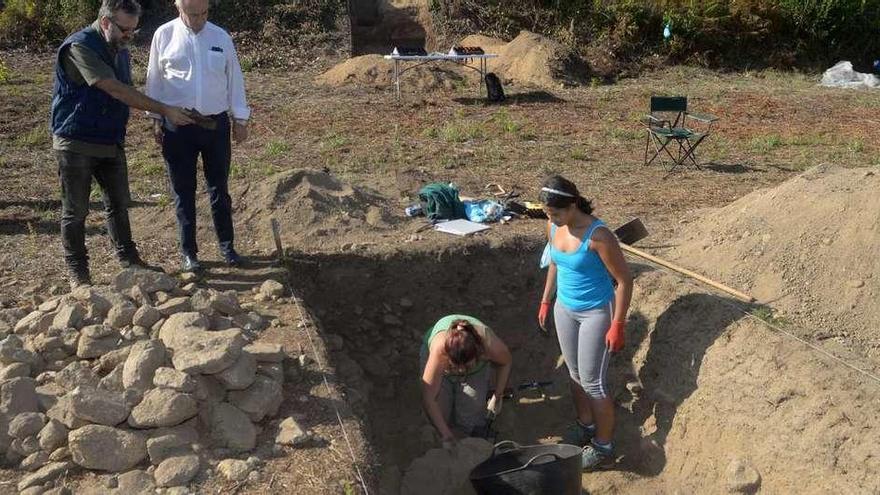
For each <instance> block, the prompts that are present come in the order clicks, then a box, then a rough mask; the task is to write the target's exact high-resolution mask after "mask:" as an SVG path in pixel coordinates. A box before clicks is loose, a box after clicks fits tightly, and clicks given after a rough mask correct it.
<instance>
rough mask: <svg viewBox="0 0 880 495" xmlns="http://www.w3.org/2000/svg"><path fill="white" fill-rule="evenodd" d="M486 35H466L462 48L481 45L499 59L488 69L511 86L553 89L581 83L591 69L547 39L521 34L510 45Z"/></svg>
mask: <svg viewBox="0 0 880 495" xmlns="http://www.w3.org/2000/svg"><path fill="white" fill-rule="evenodd" d="M502 43H503V41H501V40H498V39H496V38H490V37H487V36H479V35H475V36H468V37H467V38H465V39H463V40H462V41H461V44H462V45H464V46H481V47H483V49H484V50H486V51H487V52H490V53H497V54H498V58H496V59H492V60H489V70H490V71H493V72H496V73H498V74H500V75H501V76H502V77H503V78H504V80H506V81H508V82H512V83H514V84H522V85H530V86H538V87H542V88H555V87H558V86H559V84H560V83H562V84H567V85H576V84H583V83H584V82H586V81H587V79H588V77H589V74H590V68H589V66H588V65H587V63H586V62H585V61H584V60H583V59H581V58H580V56H578V54H577V53H576V52H575V51H574V50H572V49H570V48H567V47H565V46H563V45H561V44H559V43H557V42H555V41H553V40H551V39H550V38H547V37H545V36H541V35H540V34H535V33H532V32H529V31H520V33H519V35H518V36H517V37H516V38H514V39H513V40H512V41H511V42H510V43H507V44H503V45H502Z"/></svg>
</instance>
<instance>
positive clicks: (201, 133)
mask: <svg viewBox="0 0 880 495" xmlns="http://www.w3.org/2000/svg"><path fill="white" fill-rule="evenodd" d="M212 118H213V119H214V120H215V121H216V122H217V128H216V129H215V130H209V129H205V128H203V127H199V126H197V125H187V126H183V127H178V128H177V129H176V130H174V131H169V130H167V129H166V130H165V137H164V140H163V142H162V156H164V157H165V165H166V167H167V169H168V177H169V178H170V179H171V189H172V190H173V192H174V206H175V208H176V213H177V226H178V235H179V238H180V249H181V251H182V252H183V254H184V255H186V256H195V255H196V253H198V251H199V248H198V244H197V242H196V186H197V182H198V178H197V173H196V172H197V162H198V158H199V155H201V156H202V168H203V172H204V175H205V182H207V184H208V194H209V196H210V198H211V214H212V216H213V218H214V230H215V231H216V233H217V241H218V242H219V244H220V252H221V253H223V254H224V255H225V254H227V253H228V252H229V251H230V250H232V243H233V239H234V236H235V233H234V231H233V228H232V198H230V197H229V163H230V160H231V158H232V145H231V143H230V141H229V118H228V117H227V115H226V113H222V114H219V115H215V116H213V117H212Z"/></svg>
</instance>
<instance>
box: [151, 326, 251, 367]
mask: <svg viewBox="0 0 880 495" xmlns="http://www.w3.org/2000/svg"><path fill="white" fill-rule="evenodd" d="M169 321H170V319H169ZM166 325H167V322H166ZM166 325H163V326H162V330H161V331H160V333H159V336H160V338H161V339H162V341H163V342H165V345H166V346H168V347H169V348H171V349H173V351H174V356H173V358H172V362H173V363H174V367H175V368H177V369H178V370H180V371H183V372H186V373H205V374H214V373H219V372H221V371H223V370H225V369H226V368H228V367H230V366H232V364H233V363H234V362H235V361H236V360H237V359H238V357H239V355H240V354H241V348H242V347H244V344H245V341H244V338H243V337H242V335H241V331H240V330H238V329H237V328H231V329H229V330H223V331H217V332H207V331H199V330H195V329H190V330H189V331H186V332H184V331H177V332H167V331H166Z"/></svg>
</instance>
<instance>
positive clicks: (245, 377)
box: [214, 352, 257, 390]
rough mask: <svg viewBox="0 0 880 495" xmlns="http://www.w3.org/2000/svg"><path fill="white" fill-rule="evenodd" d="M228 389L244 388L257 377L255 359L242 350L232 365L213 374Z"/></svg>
mask: <svg viewBox="0 0 880 495" xmlns="http://www.w3.org/2000/svg"><path fill="white" fill-rule="evenodd" d="M214 377H215V378H217V380H218V381H219V382H220V383H222V384H223V386H224V387H226V388H227V389H229V390H244V389H246V388H248V387H249V386H251V384H252V383H254V380H255V379H256V377H257V360H256V359H254V356H253V355H251V354H249V353H247V352H242V353H241V354H240V355H239V356H238V359H237V360H236V361H235V363H233V364H232V366H230V367H228V368H226V369H225V370H223V371H221V372H220V373H217V374H216V375H214Z"/></svg>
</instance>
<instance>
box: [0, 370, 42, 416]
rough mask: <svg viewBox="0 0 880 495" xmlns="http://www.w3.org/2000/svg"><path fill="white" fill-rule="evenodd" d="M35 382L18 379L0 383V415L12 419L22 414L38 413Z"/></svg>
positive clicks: (24, 378) (30, 379) (31, 379)
mask: <svg viewBox="0 0 880 495" xmlns="http://www.w3.org/2000/svg"><path fill="white" fill-rule="evenodd" d="M36 386H37V382H36V381H34V379H33V378H27V377H19V378H13V379H11V380H6V381H5V382H2V383H0V413H2V414H5V415H7V417H13V416H15V415H16V414H19V413H24V412H34V411H38V410H39V408H40V404H39V402H38V401H37V391H36Z"/></svg>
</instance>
